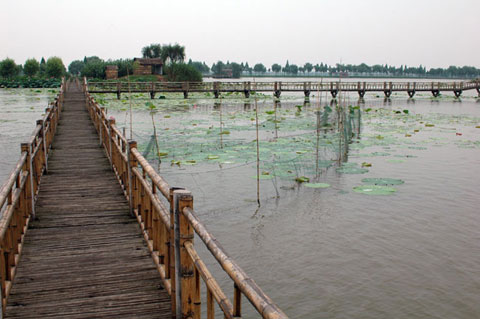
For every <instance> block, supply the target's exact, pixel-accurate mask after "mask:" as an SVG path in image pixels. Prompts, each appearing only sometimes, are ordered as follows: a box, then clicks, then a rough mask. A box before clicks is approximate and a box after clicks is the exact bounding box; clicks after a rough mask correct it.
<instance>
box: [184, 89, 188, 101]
mask: <svg viewBox="0 0 480 319" xmlns="http://www.w3.org/2000/svg"><path fill="white" fill-rule="evenodd" d="M183 98H184V99H188V91H183Z"/></svg>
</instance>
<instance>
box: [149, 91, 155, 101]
mask: <svg viewBox="0 0 480 319" xmlns="http://www.w3.org/2000/svg"><path fill="white" fill-rule="evenodd" d="M150 98H151V99H152V100H153V99H154V98H155V91H150Z"/></svg>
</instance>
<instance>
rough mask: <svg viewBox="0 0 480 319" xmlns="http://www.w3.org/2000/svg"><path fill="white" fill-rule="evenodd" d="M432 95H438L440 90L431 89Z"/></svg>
mask: <svg viewBox="0 0 480 319" xmlns="http://www.w3.org/2000/svg"><path fill="white" fill-rule="evenodd" d="M432 95H433V97H438V96H439V95H440V90H432Z"/></svg>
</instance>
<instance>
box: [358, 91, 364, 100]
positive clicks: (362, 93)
mask: <svg viewBox="0 0 480 319" xmlns="http://www.w3.org/2000/svg"><path fill="white" fill-rule="evenodd" d="M358 96H360V98H363V97H364V96H365V90H358Z"/></svg>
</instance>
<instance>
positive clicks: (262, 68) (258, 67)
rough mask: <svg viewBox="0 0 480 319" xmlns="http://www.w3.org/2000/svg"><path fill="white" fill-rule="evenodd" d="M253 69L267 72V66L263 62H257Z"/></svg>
mask: <svg viewBox="0 0 480 319" xmlns="http://www.w3.org/2000/svg"><path fill="white" fill-rule="evenodd" d="M253 71H255V72H258V73H265V72H267V68H266V67H265V66H264V65H263V64H262V63H257V64H255V66H254V67H253Z"/></svg>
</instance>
